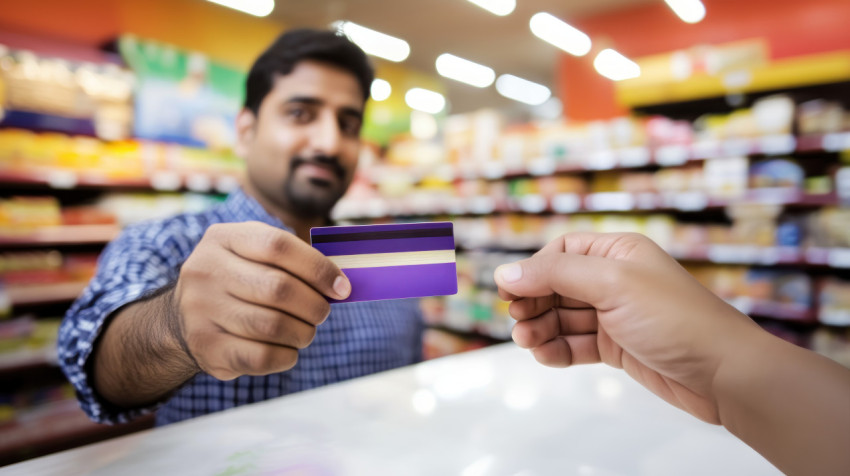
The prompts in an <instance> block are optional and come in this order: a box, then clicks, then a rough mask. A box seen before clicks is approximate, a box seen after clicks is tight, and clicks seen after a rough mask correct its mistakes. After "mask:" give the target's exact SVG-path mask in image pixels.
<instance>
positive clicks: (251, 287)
mask: <svg viewBox="0 0 850 476" xmlns="http://www.w3.org/2000/svg"><path fill="white" fill-rule="evenodd" d="M227 273H228V275H229V276H230V281H229V282H228V283H227V288H226V289H227V291H228V292H229V293H230V294H231V295H232V296H233V297H235V298H237V299H239V300H241V301H245V302H248V303H252V304H257V305H260V306H265V307H270V308H274V309H278V310H280V311H283V312H285V313H287V314H290V315H292V316H295V317H297V318H298V319H301V320H303V321H304V322H306V323H308V324H310V325H313V326H317V325H319V324H321V323H322V322H324V320H325V318H327V316H328V314H329V313H330V311H331V306H330V304H329V303H328V301H327V300H326V299H325V298H324V297H322V295H321V294H319V292H318V291H316V290H315V289H313V288H312V287H310V286H308V285H307V284H305V283H304V282H303V281H301V280H300V279H298V278H296V277H295V276H293V275H291V274H288V273H286V272H284V271H281V270H280V269H278V268H275V267H271V266H267V265H263V264H260V263H255V262H252V261H246V260H234V261H233V262H231V263H229V264H228V267H227Z"/></svg>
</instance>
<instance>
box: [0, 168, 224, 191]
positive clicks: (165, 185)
mask: <svg viewBox="0 0 850 476" xmlns="http://www.w3.org/2000/svg"><path fill="white" fill-rule="evenodd" d="M0 184H7V185H27V186H44V187H49V188H52V189H59V190H70V189H75V188H104V189H113V188H122V189H141V190H154V191H160V192H174V191H182V190H188V191H191V192H198V193H229V192H231V191H233V190H235V189H236V187H238V185H239V180H238V179H237V178H236V177H234V176H231V175H213V174H207V173H178V172H170V171H161V172H157V173H155V174H154V175H152V176H150V177H139V178H114V177H105V176H101V175H97V174H87V173H83V172H75V171H71V170H52V171H47V172H43V173H34V172H15V171H9V170H4V171H0Z"/></svg>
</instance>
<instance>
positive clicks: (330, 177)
mask: <svg viewBox="0 0 850 476" xmlns="http://www.w3.org/2000/svg"><path fill="white" fill-rule="evenodd" d="M297 173H298V174H299V175H301V176H302V177H304V178H306V179H307V180H308V181H309V182H310V183H312V184H313V185H316V186H319V187H330V186H331V185H332V184H334V183H336V182H337V181H339V174H338V172H337V171H336V170H335V169H334V168H333V167H330V166H325V165H321V164H316V163H311V162H308V163H304V164H301V165H299V166H298V170H297Z"/></svg>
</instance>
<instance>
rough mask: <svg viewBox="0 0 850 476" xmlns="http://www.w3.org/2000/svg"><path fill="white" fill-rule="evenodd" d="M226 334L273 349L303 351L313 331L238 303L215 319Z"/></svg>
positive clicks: (298, 322)
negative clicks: (280, 347) (270, 345)
mask: <svg viewBox="0 0 850 476" xmlns="http://www.w3.org/2000/svg"><path fill="white" fill-rule="evenodd" d="M214 322H215V323H216V324H218V325H219V326H220V327H221V328H222V329H224V330H225V331H226V332H228V333H229V334H232V335H234V336H237V337H242V338H244V339H248V340H253V341H257V342H263V343H267V344H272V345H282V346H285V347H292V348H294V349H303V348H305V347H307V346H308V345H310V344H311V343H312V342H313V338H314V337H315V336H316V327H315V326H312V325H310V324H307V323H306V322H304V321H302V320H300V319H297V318H295V317H293V316H290V315H288V314H286V313H283V312H280V311H276V310H274V309H269V308H266V307H262V306H254V305H251V304H248V303H243V302H240V303H238V304H237V305H236V306H233V309H228V311H227V313H226V315H224V316H223V317H222V318H219V319H216V318H214Z"/></svg>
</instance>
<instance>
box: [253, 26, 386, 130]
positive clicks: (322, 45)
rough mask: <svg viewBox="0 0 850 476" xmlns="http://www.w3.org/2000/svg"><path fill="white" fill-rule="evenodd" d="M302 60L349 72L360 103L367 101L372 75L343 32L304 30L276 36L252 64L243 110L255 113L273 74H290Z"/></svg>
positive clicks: (364, 55) (272, 81)
mask: <svg viewBox="0 0 850 476" xmlns="http://www.w3.org/2000/svg"><path fill="white" fill-rule="evenodd" d="M303 60H315V61H321V62H324V63H329V64H332V65H334V66H338V67H340V68H342V69H345V70H347V71H349V72H351V74H353V75H354V77H355V78H357V82H358V83H360V88H361V89H362V90H363V100H364V101H365V100H366V99H368V98H369V91H370V89H371V86H372V80H373V79H374V78H375V73H374V71H373V70H372V66H371V65H370V64H369V60H368V59H367V58H366V54H365V53H364V52H363V50H361V49H360V47H358V46H357V45H355V44H354V43H352V42H351V40H349V39H348V38H347V37H346V36H344V35H343V34H342V33H337V32H335V31H330V30H312V29H308V28H303V29H297V30H291V31H288V32H286V33H284V34H282V35H280V36H279V37H277V39H276V40H275V41H274V43H272V44H271V46H269V47H268V49H266V51H264V52H263V54H261V55H260V57H259V58H257V60H256V61H254V64H253V66H251V71H250V72H249V73H248V79H247V81H246V84H245V107H246V108H248V109H250V110H251V111H252V112H253V113H254V114H257V113H258V111H259V110H260V104H261V103H262V102H263V99H264V98H265V97H266V95H267V94H268V93H269V91H271V89H272V86H273V84H274V77H275V75H278V74H282V75H287V74H289V73H291V72H292V70H293V69H294V68H295V65H296V64H298V62H300V61H303Z"/></svg>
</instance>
